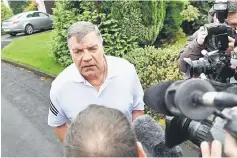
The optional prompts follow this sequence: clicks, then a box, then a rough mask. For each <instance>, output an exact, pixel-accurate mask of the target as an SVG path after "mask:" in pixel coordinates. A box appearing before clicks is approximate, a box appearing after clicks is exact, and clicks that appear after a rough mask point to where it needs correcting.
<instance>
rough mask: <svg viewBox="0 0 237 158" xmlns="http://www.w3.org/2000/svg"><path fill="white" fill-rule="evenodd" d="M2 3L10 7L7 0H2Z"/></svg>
mask: <svg viewBox="0 0 237 158" xmlns="http://www.w3.org/2000/svg"><path fill="white" fill-rule="evenodd" d="M3 3H4V4H5V5H6V6H7V7H8V8H10V6H9V3H8V0H3Z"/></svg>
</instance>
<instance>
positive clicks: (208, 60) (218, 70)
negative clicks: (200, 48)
mask: <svg viewBox="0 0 237 158" xmlns="http://www.w3.org/2000/svg"><path fill="white" fill-rule="evenodd" d="M204 28H205V29H206V30H207V32H208V35H207V37H206V38H205V41H204V49H205V50H207V52H208V53H207V54H206V55H204V57H203V58H199V60H194V61H192V60H191V59H190V58H184V61H185V62H186V63H187V64H188V65H189V66H188V71H189V74H190V77H193V76H196V75H200V74H201V73H204V74H205V75H207V77H208V78H209V79H212V80H215V81H218V82H222V83H229V82H230V78H231V77H233V76H235V75H236V74H237V73H236V70H237V68H231V63H230V61H231V56H230V55H227V54H226V53H225V51H226V50H227V48H228V47H229V46H228V43H229V42H228V36H230V37H235V35H236V34H235V32H234V31H233V30H232V28H231V27H230V26H228V25H226V24H214V23H213V24H207V25H205V26H204Z"/></svg>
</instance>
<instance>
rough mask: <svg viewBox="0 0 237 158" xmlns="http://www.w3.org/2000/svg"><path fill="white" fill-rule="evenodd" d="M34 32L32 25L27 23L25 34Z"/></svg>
mask: <svg viewBox="0 0 237 158" xmlns="http://www.w3.org/2000/svg"><path fill="white" fill-rule="evenodd" d="M33 32H34V28H33V26H32V25H30V24H28V25H26V27H25V34H27V35H30V34H32V33H33Z"/></svg>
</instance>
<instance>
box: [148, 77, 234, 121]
mask: <svg viewBox="0 0 237 158" xmlns="http://www.w3.org/2000/svg"><path fill="white" fill-rule="evenodd" d="M144 102H145V104H146V105H148V107H150V108H152V109H153V110H156V111H159V112H161V113H163V114H165V115H168V116H173V115H175V116H186V117H188V118H190V119H193V120H203V119H204V118H207V117H208V116H210V115H211V114H212V113H214V112H215V111H216V108H217V109H219V110H220V109H222V110H223V109H224V108H226V107H233V106H236V105H237V95H234V94H231V93H227V92H215V89H214V87H213V86H212V85H211V84H210V83H209V82H207V81H205V80H202V79H189V80H184V81H168V82H164V83H160V84H157V85H155V86H152V87H150V88H148V89H147V90H146V92H145V94H144Z"/></svg>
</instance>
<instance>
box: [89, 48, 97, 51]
mask: <svg viewBox="0 0 237 158" xmlns="http://www.w3.org/2000/svg"><path fill="white" fill-rule="evenodd" d="M89 50H92V51H95V50H97V47H91V48H90V49H89Z"/></svg>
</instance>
